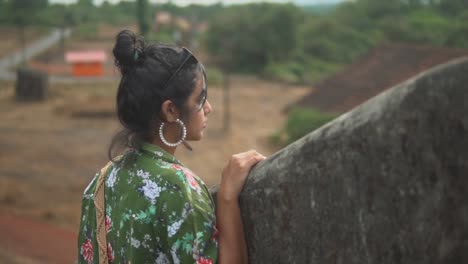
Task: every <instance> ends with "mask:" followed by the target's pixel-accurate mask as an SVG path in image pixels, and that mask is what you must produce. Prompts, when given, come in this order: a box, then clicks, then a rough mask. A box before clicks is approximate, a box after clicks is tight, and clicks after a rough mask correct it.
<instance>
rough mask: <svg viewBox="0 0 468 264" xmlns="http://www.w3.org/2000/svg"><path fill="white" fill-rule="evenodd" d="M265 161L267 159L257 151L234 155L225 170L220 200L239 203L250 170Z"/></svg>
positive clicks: (219, 194)
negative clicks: (238, 199)
mask: <svg viewBox="0 0 468 264" xmlns="http://www.w3.org/2000/svg"><path fill="white" fill-rule="evenodd" d="M264 159H266V157H265V156H263V155H262V154H260V153H258V152H257V151H255V150H250V151H247V152H242V153H238V154H234V155H232V157H231V159H230V160H229V162H228V164H227V165H226V167H225V168H224V170H223V174H222V178H221V185H220V187H219V191H218V199H219V198H221V199H222V200H223V201H237V198H238V196H239V193H240V192H241V191H242V188H243V187H244V183H245V180H246V179H247V175H248V174H249V171H250V169H251V168H252V167H253V166H254V165H255V164H257V163H258V162H260V161H262V160H264Z"/></svg>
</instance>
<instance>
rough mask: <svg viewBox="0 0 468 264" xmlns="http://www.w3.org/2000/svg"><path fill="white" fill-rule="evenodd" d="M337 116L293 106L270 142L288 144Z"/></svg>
mask: <svg viewBox="0 0 468 264" xmlns="http://www.w3.org/2000/svg"><path fill="white" fill-rule="evenodd" d="M337 116H338V114H334V113H324V112H321V111H318V110H314V109H309V108H300V107H297V108H293V109H291V110H290V112H289V114H288V119H287V122H286V126H285V127H284V129H283V130H282V131H280V132H278V133H276V134H274V135H272V136H271V138H270V142H272V143H274V144H276V145H280V146H284V145H287V144H290V143H292V142H294V141H296V140H298V139H299V138H301V137H303V136H305V135H307V134H309V133H310V132H312V131H314V130H316V129H318V128H320V127H321V126H323V125H324V124H326V123H328V122H330V121H331V120H333V119H335V118H336V117H337Z"/></svg>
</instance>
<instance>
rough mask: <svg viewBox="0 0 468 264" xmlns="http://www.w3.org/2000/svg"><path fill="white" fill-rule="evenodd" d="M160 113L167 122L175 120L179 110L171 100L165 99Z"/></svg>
mask: <svg viewBox="0 0 468 264" xmlns="http://www.w3.org/2000/svg"><path fill="white" fill-rule="evenodd" d="M161 110H162V114H163V116H164V118H165V119H166V120H167V122H171V123H172V122H175V121H176V120H177V118H179V110H178V109H177V106H176V105H175V104H174V103H173V102H172V101H171V100H166V101H164V103H163V104H162V106H161Z"/></svg>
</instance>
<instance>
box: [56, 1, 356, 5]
mask: <svg viewBox="0 0 468 264" xmlns="http://www.w3.org/2000/svg"><path fill="white" fill-rule="evenodd" d="M93 1H94V3H95V4H100V3H102V2H103V0H93ZM108 1H109V2H113V3H115V2H119V1H120V0H108ZM149 1H150V2H152V3H165V2H167V0H149ZM343 1H348V0H270V1H255V0H221V2H223V3H224V4H242V3H251V2H276V3H287V2H293V3H295V4H298V5H309V4H310V5H312V4H332V3H339V2H343ZM49 2H52V3H75V2H77V0H49ZM172 2H173V3H175V4H179V5H188V4H192V3H195V4H213V3H218V2H220V0H173V1H172Z"/></svg>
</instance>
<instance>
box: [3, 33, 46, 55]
mask: <svg viewBox="0 0 468 264" xmlns="http://www.w3.org/2000/svg"><path fill="white" fill-rule="evenodd" d="M45 32H47V30H46V29H44V28H37V27H26V28H25V30H24V34H25V40H26V42H30V41H34V40H36V39H39V38H41V37H42V36H43V35H44V34H45ZM18 33H19V31H18V29H17V28H15V27H10V26H0V35H1V36H2V41H0V57H3V56H5V55H8V54H11V53H13V52H15V51H19V50H21V42H20V41H19V35H18Z"/></svg>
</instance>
